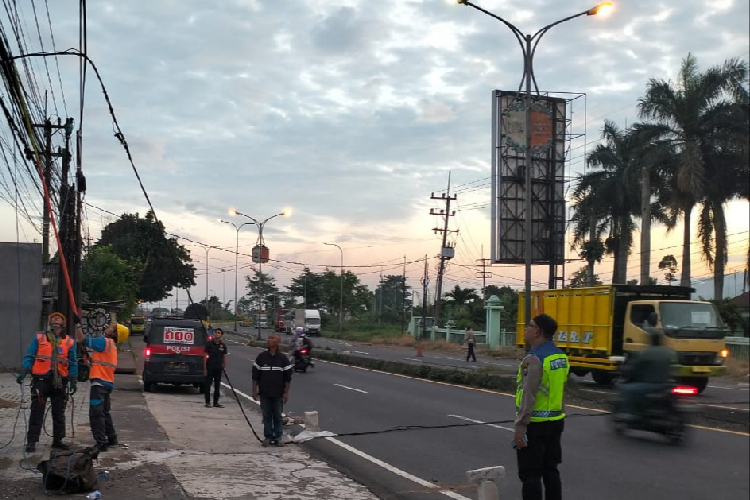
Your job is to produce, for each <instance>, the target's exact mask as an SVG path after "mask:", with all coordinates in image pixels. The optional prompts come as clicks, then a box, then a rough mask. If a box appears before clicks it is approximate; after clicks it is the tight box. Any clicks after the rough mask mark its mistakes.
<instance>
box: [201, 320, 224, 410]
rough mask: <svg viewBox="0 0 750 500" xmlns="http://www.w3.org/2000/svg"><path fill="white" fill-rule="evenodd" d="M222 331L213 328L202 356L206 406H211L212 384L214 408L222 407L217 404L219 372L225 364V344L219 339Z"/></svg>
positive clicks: (219, 383) (219, 381)
mask: <svg viewBox="0 0 750 500" xmlns="http://www.w3.org/2000/svg"><path fill="white" fill-rule="evenodd" d="M223 333H224V332H222V331H221V328H215V329H214V338H213V339H212V340H211V342H209V343H207V344H206V356H205V357H204V358H203V375H205V377H206V384H205V385H206V408H211V404H210V403H211V384H212V383H213V384H214V408H224V405H220V404H219V395H220V390H219V388H220V387H221V373H222V372H223V371H224V368H226V366H227V345H226V344H225V343H224V342H222V341H221V337H222V335H223Z"/></svg>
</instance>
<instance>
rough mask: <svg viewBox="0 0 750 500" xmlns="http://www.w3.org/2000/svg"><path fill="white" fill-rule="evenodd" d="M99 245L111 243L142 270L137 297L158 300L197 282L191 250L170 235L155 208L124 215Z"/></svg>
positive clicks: (125, 258)
mask: <svg viewBox="0 0 750 500" xmlns="http://www.w3.org/2000/svg"><path fill="white" fill-rule="evenodd" d="M95 246H96V247H103V246H109V247H111V249H112V252H113V253H114V254H115V255H117V256H118V257H120V258H121V259H122V260H124V261H125V262H127V263H128V264H129V265H130V266H132V269H134V270H138V271H139V272H138V274H137V275H136V276H137V281H138V291H137V293H136V298H137V299H139V300H141V301H143V302H158V301H160V300H162V299H165V298H166V297H168V296H169V291H170V290H171V289H172V288H189V287H191V286H194V285H195V267H193V265H192V264H191V263H190V254H189V252H188V251H187V250H186V249H185V247H183V246H182V245H180V244H179V243H177V239H176V238H167V236H166V233H165V231H164V226H163V225H162V223H161V222H157V221H156V217H155V216H154V214H153V212H151V211H149V212H148V213H146V216H145V218H141V217H139V215H138V214H137V213H136V214H123V215H121V216H120V218H119V219H118V220H116V221H115V222H112V223H111V224H108V225H107V226H106V227H105V228H104V229H103V230H102V235H101V237H100V238H99V241H97V243H96V245H95Z"/></svg>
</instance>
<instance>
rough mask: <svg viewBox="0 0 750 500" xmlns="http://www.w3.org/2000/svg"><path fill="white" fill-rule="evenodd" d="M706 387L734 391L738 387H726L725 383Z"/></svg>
mask: <svg viewBox="0 0 750 500" xmlns="http://www.w3.org/2000/svg"><path fill="white" fill-rule="evenodd" d="M706 387H710V388H711V389H725V390H727V391H733V390H736V389H737V387H724V386H723V385H709V386H706Z"/></svg>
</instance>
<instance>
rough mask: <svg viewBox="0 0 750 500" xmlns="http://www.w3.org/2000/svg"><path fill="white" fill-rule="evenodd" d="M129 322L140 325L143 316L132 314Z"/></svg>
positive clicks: (142, 321)
mask: <svg viewBox="0 0 750 500" xmlns="http://www.w3.org/2000/svg"><path fill="white" fill-rule="evenodd" d="M130 323H131V324H133V325H142V324H143V323H144V320H143V316H133V317H132V318H130Z"/></svg>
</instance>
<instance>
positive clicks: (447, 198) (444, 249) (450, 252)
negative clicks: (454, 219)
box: [430, 174, 458, 325]
mask: <svg viewBox="0 0 750 500" xmlns="http://www.w3.org/2000/svg"><path fill="white" fill-rule="evenodd" d="M430 199H431V200H440V201H444V202H445V210H443V209H442V208H441V209H440V211H436V210H435V209H434V208H431V209H430V215H439V216H441V217H444V224H443V227H442V228H439V227H434V228H432V231H433V232H434V233H436V234H437V233H438V232H441V233H443V243H442V246H441V247H440V256H439V258H440V263H439V265H438V277H437V290H436V293H435V313H434V321H435V324H436V325H437V324H438V321H439V319H440V305H441V304H440V300H441V298H442V296H443V274H444V273H445V261H446V260H450V259H452V258H453V256H454V255H455V249H454V247H453V246H450V245H448V242H447V237H448V233H449V232H450V233H458V230H455V231H449V230H448V220H449V219H450V217H451V216H454V215H456V212H455V211H454V212H451V201H453V200H455V199H456V195H453V196H452V197H451V179H450V174H449V175H448V194H447V195H446V194H445V193H442V194H441V195H440V196H435V193H432V194H431V195H430Z"/></svg>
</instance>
